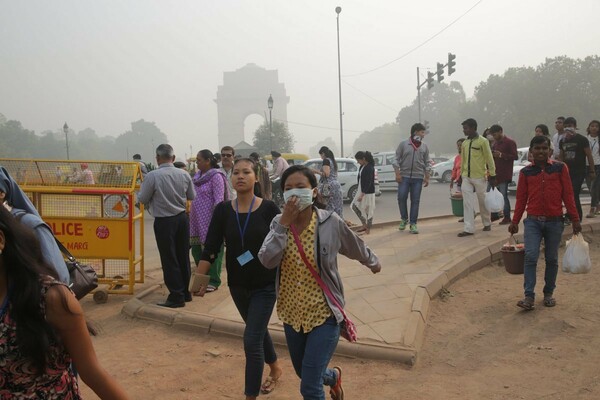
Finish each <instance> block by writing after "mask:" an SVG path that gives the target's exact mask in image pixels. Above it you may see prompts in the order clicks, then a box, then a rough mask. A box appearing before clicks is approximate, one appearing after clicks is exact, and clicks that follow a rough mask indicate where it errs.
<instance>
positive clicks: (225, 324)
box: [121, 216, 600, 366]
mask: <svg viewBox="0 0 600 400" xmlns="http://www.w3.org/2000/svg"><path fill="white" fill-rule="evenodd" d="M439 218H447V216H440V217H430V218H429V219H430V220H431V219H439ZM397 223H398V222H385V223H381V224H377V226H378V227H386V226H390V225H394V224H397ZM582 232H583V233H584V234H585V233H588V234H589V233H592V234H593V233H596V232H598V233H600V218H599V220H598V221H594V222H591V223H586V224H585V225H583V226H582ZM571 236H572V233H571V232H570V230H569V231H568V232H564V233H563V240H567V239H569V238H570V237H571ZM516 238H517V240H519V241H522V240H523V235H522V234H519V235H516ZM505 242H506V239H500V240H496V241H494V242H491V243H489V244H487V245H485V246H483V247H482V248H479V249H475V250H473V251H471V252H470V253H466V254H465V256H464V257H463V258H462V259H460V260H453V261H452V262H450V263H448V264H446V265H444V266H442V268H440V270H439V271H438V272H437V273H436V274H434V275H433V276H432V277H431V278H430V279H429V281H427V282H426V283H424V284H421V285H419V286H418V287H417V289H416V290H415V293H414V295H413V299H412V304H411V313H410V316H409V320H408V323H407V327H406V329H405V331H404V336H403V337H404V340H403V343H401V344H399V345H394V346H388V345H384V344H381V343H372V342H357V343H349V342H347V341H345V340H340V342H339V343H338V346H337V348H336V351H335V354H336V355H339V356H344V357H350V358H361V359H371V360H381V361H392V362H398V363H402V364H407V365H409V366H413V365H414V364H415V362H416V359H417V355H418V353H419V351H420V350H421V348H422V346H423V343H424V340H425V331H426V327H427V319H428V317H429V309H430V304H431V300H432V299H434V298H435V297H437V296H439V294H440V293H441V292H442V291H443V290H444V289H445V288H448V287H450V286H451V285H452V284H453V283H454V282H456V281H458V280H459V279H462V278H464V277H466V276H467V275H468V274H470V273H471V272H474V271H477V270H478V269H481V268H483V267H485V266H486V265H489V264H490V263H492V262H494V261H497V260H499V259H500V258H501V251H500V250H501V248H502V245H503V244H504V243H505ZM161 287H162V285H154V286H151V287H149V288H147V289H145V290H144V291H142V292H140V293H138V294H137V295H135V297H134V298H132V299H131V300H129V301H128V302H127V303H125V305H124V306H123V308H122V309H121V312H122V313H123V314H125V315H127V316H129V317H131V318H136V319H142V320H147V321H153V322H158V323H161V324H164V325H168V326H172V327H174V328H177V329H181V330H183V331H187V332H190V333H194V334H197V333H203V334H211V333H214V334H217V335H225V336H230V337H236V338H241V337H243V335H244V327H245V325H244V323H243V322H239V321H231V320H227V319H224V318H216V317H213V316H210V315H206V314H201V313H196V312H192V311H184V310H180V309H167V308H162V307H159V306H157V305H153V304H146V303H144V302H143V301H142V300H141V299H142V298H144V297H146V296H148V295H150V294H151V293H153V292H154V291H155V290H157V289H159V288H161ZM269 333H270V334H271V337H272V339H273V342H274V343H275V344H277V345H281V346H286V340H285V335H284V332H283V330H282V329H281V328H280V327H277V326H270V327H269Z"/></svg>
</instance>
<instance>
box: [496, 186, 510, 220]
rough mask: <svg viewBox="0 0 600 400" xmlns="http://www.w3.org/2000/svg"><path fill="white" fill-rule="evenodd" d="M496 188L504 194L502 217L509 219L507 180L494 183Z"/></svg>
mask: <svg viewBox="0 0 600 400" xmlns="http://www.w3.org/2000/svg"><path fill="white" fill-rule="evenodd" d="M496 188H497V189H498V191H499V192H500V193H502V196H504V210H503V213H504V218H505V219H510V200H509V199H508V182H502V183H499V184H497V185H496Z"/></svg>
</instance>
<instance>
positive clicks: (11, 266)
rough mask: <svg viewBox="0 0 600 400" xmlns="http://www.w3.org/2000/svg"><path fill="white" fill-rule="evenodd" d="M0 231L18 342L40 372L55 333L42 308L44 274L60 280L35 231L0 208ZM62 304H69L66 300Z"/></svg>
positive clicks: (2, 260) (22, 351)
mask: <svg viewBox="0 0 600 400" xmlns="http://www.w3.org/2000/svg"><path fill="white" fill-rule="evenodd" d="M0 230H1V231H2V233H3V234H4V240H5V245H4V250H3V252H2V255H1V256H0V257H1V261H0V263H1V265H2V268H3V269H4V271H5V273H6V278H7V285H8V291H9V294H8V296H9V297H8V304H9V310H10V316H11V318H12V319H13V320H14V321H15V325H16V327H17V330H16V333H17V345H18V348H19V351H20V353H21V354H22V355H23V357H25V358H27V359H29V360H31V361H32V362H33V366H34V367H35V369H36V372H37V374H39V375H41V374H43V373H44V372H45V370H46V366H47V363H48V358H47V355H48V353H49V348H50V344H51V343H53V342H54V341H56V335H55V333H54V330H53V329H52V327H51V326H50V324H49V323H48V322H47V321H46V318H45V315H44V313H43V311H42V309H41V308H40V303H41V300H42V299H41V296H42V293H41V292H42V284H41V282H40V279H41V277H42V276H43V275H49V276H51V277H53V278H55V279H58V276H57V274H56V271H55V270H54V269H53V268H52V267H50V266H49V265H48V264H47V263H46V262H45V261H44V258H43V256H42V251H41V249H40V245H39V242H38V240H37V237H36V236H35V233H34V232H33V230H31V229H30V228H28V227H27V226H25V225H23V224H21V223H20V222H19V221H18V220H17V219H15V218H14V217H13V215H12V214H11V213H10V212H9V211H8V210H6V209H5V208H4V207H0ZM64 300H65V301H64V302H63V305H66V299H64Z"/></svg>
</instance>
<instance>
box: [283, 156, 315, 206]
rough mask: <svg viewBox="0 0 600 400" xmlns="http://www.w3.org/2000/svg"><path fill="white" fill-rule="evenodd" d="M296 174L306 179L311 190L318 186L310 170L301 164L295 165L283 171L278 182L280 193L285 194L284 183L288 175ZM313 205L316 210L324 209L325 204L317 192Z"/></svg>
mask: <svg viewBox="0 0 600 400" xmlns="http://www.w3.org/2000/svg"><path fill="white" fill-rule="evenodd" d="M296 172H298V173H301V174H302V175H304V176H305V177H306V178H307V179H308V183H310V187H311V188H313V189H314V188H316V187H317V184H318V183H317V177H316V176H315V174H314V173H313V172H312V171H311V169H310V168H308V167H306V166H304V165H302V164H296V165H292V166H290V167H289V168H288V169H286V170H285V171H283V174H282V175H281V182H280V184H281V191H282V192H285V181H287V179H288V178H289V177H290V175H292V174H295V173H296ZM313 205H314V206H315V207H317V208H322V209H325V204H324V203H323V200H322V199H321V194H320V193H319V192H318V191H317V198H316V199H315V201H314V202H313Z"/></svg>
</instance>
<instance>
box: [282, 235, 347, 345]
mask: <svg viewBox="0 0 600 400" xmlns="http://www.w3.org/2000/svg"><path fill="white" fill-rule="evenodd" d="M290 230H291V231H292V235H294V241H295V242H296V246H298V252H300V257H302V261H304V264H306V267H307V268H308V270H309V271H310V273H311V275H312V276H313V278H315V280H316V281H317V283H318V284H319V286H320V287H321V289H323V292H324V293H325V295H326V296H327V297H328V298H329V300H330V301H331V302H332V303H333V304H334V305H335V306H336V307H337V308H338V309H339V310H340V312H341V313H342V316H343V317H344V321H343V322H342V323H341V326H340V335H342V337H343V338H344V339H346V340H347V341H349V342H351V343H353V342H356V340H357V332H356V325H354V322H352V320H350V318H348V316H347V315H346V313H345V312H344V309H343V308H342V306H340V304H339V303H338V302H337V300H336V299H335V297H334V296H333V293H331V290H330V289H329V288H328V287H327V285H326V284H325V282H323V279H321V277H320V276H319V274H318V273H317V271H315V269H314V268H313V267H312V266H311V265H310V262H309V261H308V259H307V258H306V254H305V253H304V248H303V247H302V243H301V242H300V238H299V237H298V232H297V231H296V228H295V227H294V226H293V225H290ZM317 251H319V250H318V249H317Z"/></svg>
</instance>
